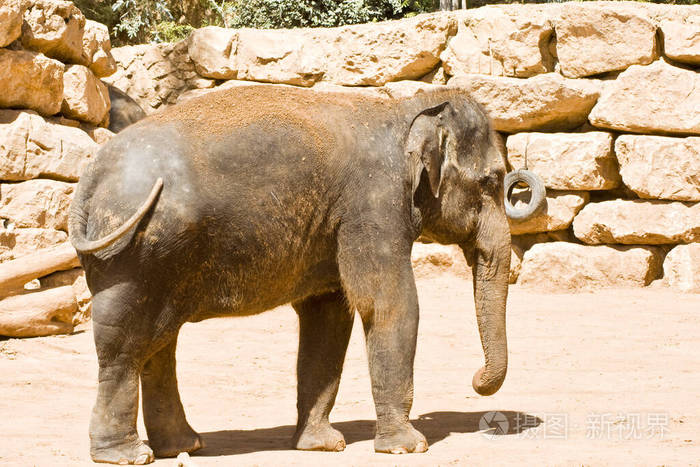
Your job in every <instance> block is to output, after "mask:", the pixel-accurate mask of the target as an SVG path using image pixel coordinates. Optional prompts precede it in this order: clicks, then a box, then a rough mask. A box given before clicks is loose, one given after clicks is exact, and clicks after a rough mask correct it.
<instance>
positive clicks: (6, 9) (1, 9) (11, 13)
mask: <svg viewBox="0 0 700 467" xmlns="http://www.w3.org/2000/svg"><path fill="white" fill-rule="evenodd" d="M26 9H27V2H26V1H25V0H3V2H2V3H0V47H5V46H7V45H9V44H10V43H11V42H12V41H14V40H15V39H17V38H18V37H19V36H20V34H21V33H22V16H23V15H24V11H25V10H26Z"/></svg>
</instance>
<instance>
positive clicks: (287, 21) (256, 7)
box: [73, 0, 700, 46]
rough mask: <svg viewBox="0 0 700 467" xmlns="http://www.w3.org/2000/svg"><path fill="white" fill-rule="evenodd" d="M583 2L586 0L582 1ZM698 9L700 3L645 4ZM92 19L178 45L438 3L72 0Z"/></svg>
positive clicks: (125, 35) (118, 39)
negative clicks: (204, 29) (195, 31)
mask: <svg viewBox="0 0 700 467" xmlns="http://www.w3.org/2000/svg"><path fill="white" fill-rule="evenodd" d="M560 1H563V0H468V2H467V4H468V6H469V8H474V7H478V6H482V5H487V4H494V3H496V4H497V3H555V2H560ZM579 1H585V0H579ZM641 1H651V2H653V3H672V4H682V5H697V4H700V0H641ZM73 2H74V3H75V4H76V5H77V6H78V8H80V10H81V11H82V12H83V13H84V14H85V16H86V17H87V18H89V19H92V20H95V21H99V22H100V23H103V24H106V25H107V27H108V28H109V30H110V34H111V37H112V45H114V46H119V45H125V44H138V43H143V42H150V41H153V42H161V41H175V40H179V39H181V38H183V37H186V36H187V34H188V33H189V31H190V30H191V29H192V28H198V27H201V26H203V25H206V24H214V25H218V26H225V27H233V28H239V27H252V28H296V27H318V26H325V27H331V26H342V25H345V24H357V23H366V22H371V21H382V20H386V19H394V18H401V17H405V16H412V15H415V14H417V13H423V12H426V11H434V10H436V9H437V8H438V6H439V0H229V1H226V0H73Z"/></svg>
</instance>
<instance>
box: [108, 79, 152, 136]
mask: <svg viewBox="0 0 700 467" xmlns="http://www.w3.org/2000/svg"><path fill="white" fill-rule="evenodd" d="M107 89H108V90H109V100H110V102H111V106H110V108H109V130H110V131H112V132H113V133H119V132H120V131H122V130H123V129H124V128H126V127H128V126H129V125H131V124H132V123H136V122H138V121H139V120H142V119H144V118H146V112H144V111H143V109H142V108H141V106H140V105H139V104H138V103H137V102H136V101H135V100H134V99H132V98H131V97H129V95H128V94H127V93H125V92H124V91H122V90H121V89H118V88H115V87H114V86H112V85H111V84H110V85H108V86H107Z"/></svg>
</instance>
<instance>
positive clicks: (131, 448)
mask: <svg viewBox="0 0 700 467" xmlns="http://www.w3.org/2000/svg"><path fill="white" fill-rule="evenodd" d="M90 456H91V457H92V460H93V461H94V462H104V463H106V464H119V465H130V464H133V465H145V464H150V463H151V462H153V461H154V460H155V457H154V456H153V451H152V450H151V448H149V447H148V446H146V444H145V443H144V442H143V441H141V440H140V439H132V440H129V441H124V442H120V443H108V442H100V441H96V440H92V441H91V446H90Z"/></svg>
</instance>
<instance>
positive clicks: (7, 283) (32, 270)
mask: <svg viewBox="0 0 700 467" xmlns="http://www.w3.org/2000/svg"><path fill="white" fill-rule="evenodd" d="M78 266H80V261H79V260H78V256H77V254H76V252H75V249H74V248H73V246H72V245H71V244H70V243H64V244H62V245H58V246H56V247H52V248H46V249H43V250H40V251H38V252H36V253H33V254H31V255H26V256H23V257H21V258H17V259H13V260H11V261H7V262H4V263H2V264H0V297H2V296H6V295H9V294H10V293H12V292H17V291H20V290H21V288H22V286H23V285H24V284H26V283H27V282H29V281H31V280H32V279H36V278H38V277H43V276H46V275H47V274H51V273H52V272H54V271H63V270H65V269H73V268H75V267H78ZM0 309H2V308H0Z"/></svg>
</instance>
